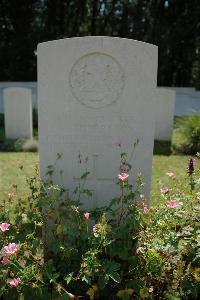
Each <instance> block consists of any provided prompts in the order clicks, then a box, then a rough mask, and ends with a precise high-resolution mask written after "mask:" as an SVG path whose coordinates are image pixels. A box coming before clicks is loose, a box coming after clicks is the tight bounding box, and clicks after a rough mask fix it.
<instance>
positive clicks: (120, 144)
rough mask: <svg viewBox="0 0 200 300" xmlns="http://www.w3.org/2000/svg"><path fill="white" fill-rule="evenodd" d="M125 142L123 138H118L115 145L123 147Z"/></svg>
mask: <svg viewBox="0 0 200 300" xmlns="http://www.w3.org/2000/svg"><path fill="white" fill-rule="evenodd" d="M123 144H124V142H123V141H122V140H118V141H116V142H115V146H119V147H121V146H122V145H123Z"/></svg>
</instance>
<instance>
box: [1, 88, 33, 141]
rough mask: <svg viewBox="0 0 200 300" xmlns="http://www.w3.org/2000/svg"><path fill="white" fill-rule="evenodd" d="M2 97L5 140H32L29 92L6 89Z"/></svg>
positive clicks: (23, 89) (20, 89) (22, 89)
mask: <svg viewBox="0 0 200 300" xmlns="http://www.w3.org/2000/svg"><path fill="white" fill-rule="evenodd" d="M3 95H4V96H3V98H4V113H5V134H6V138H9V139H17V138H32V131H33V129H32V99H31V90H29V89H26V88H18V87H16V88H14V87H13V88H6V89H4V91H3Z"/></svg>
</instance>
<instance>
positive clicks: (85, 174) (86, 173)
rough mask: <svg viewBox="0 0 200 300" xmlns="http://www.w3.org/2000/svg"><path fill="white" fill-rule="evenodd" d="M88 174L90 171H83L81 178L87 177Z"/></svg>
mask: <svg viewBox="0 0 200 300" xmlns="http://www.w3.org/2000/svg"><path fill="white" fill-rule="evenodd" d="M88 175H90V172H88V171H87V172H85V173H83V175H81V179H85V178H87V176H88Z"/></svg>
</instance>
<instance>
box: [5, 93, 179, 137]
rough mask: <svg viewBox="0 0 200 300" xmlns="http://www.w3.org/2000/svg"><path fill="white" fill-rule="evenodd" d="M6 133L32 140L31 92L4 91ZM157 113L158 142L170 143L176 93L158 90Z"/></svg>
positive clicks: (156, 99)
mask: <svg viewBox="0 0 200 300" xmlns="http://www.w3.org/2000/svg"><path fill="white" fill-rule="evenodd" d="M3 95H4V107H5V133H6V138H8V139H18V138H28V139H31V138H32V134H33V129H32V99H31V90H30V89H28V88H21V87H9V88H5V89H4V93H3ZM155 101H156V107H155V109H156V113H155V134H154V138H155V139H156V140H164V141H170V140H171V136H172V131H173V118H174V101H175V92H174V91H171V90H169V89H164V88H157V90H156V95H155Z"/></svg>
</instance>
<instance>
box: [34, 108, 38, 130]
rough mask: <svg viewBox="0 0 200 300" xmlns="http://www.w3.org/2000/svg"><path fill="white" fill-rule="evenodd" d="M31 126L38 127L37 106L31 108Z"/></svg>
mask: <svg viewBox="0 0 200 300" xmlns="http://www.w3.org/2000/svg"><path fill="white" fill-rule="evenodd" d="M33 128H34V129H38V111H37V108H36V107H34V108H33Z"/></svg>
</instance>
